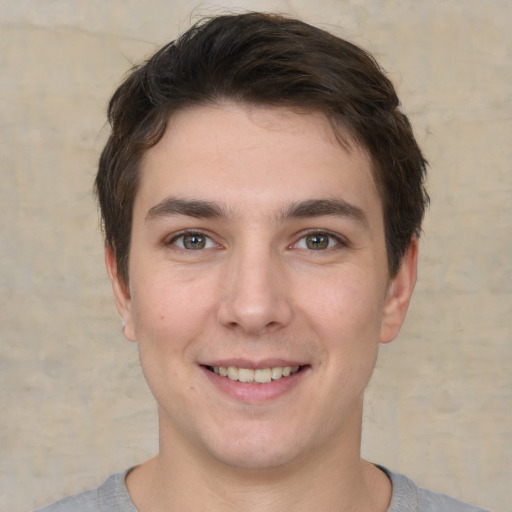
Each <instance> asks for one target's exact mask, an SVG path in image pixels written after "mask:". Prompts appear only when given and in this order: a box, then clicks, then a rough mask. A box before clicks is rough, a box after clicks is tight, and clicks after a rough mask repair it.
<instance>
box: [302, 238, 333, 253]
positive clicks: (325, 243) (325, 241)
mask: <svg viewBox="0 0 512 512" xmlns="http://www.w3.org/2000/svg"><path fill="white" fill-rule="evenodd" d="M305 239H306V246H307V248H308V249H313V250H316V251H318V250H322V249H327V248H328V247H329V241H330V240H329V236H328V235H323V234H314V235H307V236H306V237H305Z"/></svg>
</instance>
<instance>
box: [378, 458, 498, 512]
mask: <svg viewBox="0 0 512 512" xmlns="http://www.w3.org/2000/svg"><path fill="white" fill-rule="evenodd" d="M379 467H380V469H382V470H383V471H384V472H385V473H386V474H387V475H388V477H389V478H390V479H391V482H392V483H393V494H392V497H391V504H390V506H389V509H388V512H489V511H486V510H484V509H482V508H479V507H475V506H474V505H469V504H467V503H463V502H462V501H459V500H456V499H455V498H451V497H450V496H446V495H445V494H438V493H436V492H432V491H429V490H427V489H423V488H421V487H418V486H417V485H416V484H415V483H414V482H413V481H412V480H410V479H409V478H407V477H406V476H404V475H400V474H398V473H393V472H392V471H389V470H388V469H386V468H383V467H381V466H379Z"/></svg>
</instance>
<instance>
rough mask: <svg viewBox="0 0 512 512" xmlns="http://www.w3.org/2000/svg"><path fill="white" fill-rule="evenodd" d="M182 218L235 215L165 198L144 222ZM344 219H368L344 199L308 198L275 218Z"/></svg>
mask: <svg viewBox="0 0 512 512" xmlns="http://www.w3.org/2000/svg"><path fill="white" fill-rule="evenodd" d="M174 215H184V216H188V217H195V218H197V219H215V218H232V217H234V214H233V213H232V212H231V211H230V210H229V209H228V208H227V207H226V206H225V205H223V204H222V203H218V202H215V201H205V200H201V199H181V198H177V197H167V198H165V199H164V200H162V201H160V202H159V203H158V204H156V205H155V206H153V207H151V208H150V209H149V210H148V213H147V214H146V219H145V220H146V222H148V221H149V220H152V219H154V218H159V217H167V216H174ZM329 216H333V217H346V218H349V219H353V220H355V221H357V222H359V223H361V224H363V225H364V226H366V227H368V217H367V216H366V213H365V212H364V210H363V209H362V208H360V207H358V206H355V205H353V204H351V203H349V202H347V201H345V200H344V199H340V198H336V199H307V200H305V201H297V202H294V203H291V204H290V205H288V206H286V207H285V208H284V209H282V210H281V211H280V212H279V213H278V215H277V216H276V219H277V220H278V221H284V220H288V219H294V218H308V217H329Z"/></svg>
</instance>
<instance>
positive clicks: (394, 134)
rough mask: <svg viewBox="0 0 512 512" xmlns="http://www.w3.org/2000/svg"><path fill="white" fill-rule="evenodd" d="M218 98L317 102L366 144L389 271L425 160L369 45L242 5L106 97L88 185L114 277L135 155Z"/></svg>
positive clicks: (135, 175)
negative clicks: (191, 109)
mask: <svg viewBox="0 0 512 512" xmlns="http://www.w3.org/2000/svg"><path fill="white" fill-rule="evenodd" d="M225 100H233V101H239V102H246V103H252V104H261V105H273V106H285V107H291V108H300V109H306V110H309V111H310V110H314V111H320V112H322V113H324V114H325V115H326V116H327V118H328V119H329V121H330V122H331V125H332V126H333V128H334V130H335V133H336V134H337V136H338V139H339V140H340V143H341V144H344V143H345V142H346V141H344V140H343V135H342V130H340V127H341V128H342V129H344V130H345V133H348V134H349V136H350V137H351V138H352V139H353V140H354V141H355V142H356V143H358V144H360V145H361V146H362V147H364V148H365V149H366V150H367V151H368V153H369V154H370V157H371V159H372V164H373V174H374V179H375V181H376V183H377V187H378V189H379V193H380V196H381V199H382V205H383V216H384V223H385V237H386V249H387V254H388V266H389V272H390V275H391V276H394V275H395V274H396V272H397V271H398V268H399V267H400V263H401V260H402V257H403V255H404V253H405V251H406V249H407V247H408V246H409V244H410V242H411V239H412V237H413V236H415V235H416V236H418V235H419V233H420V230H421V222H422V219H423V216H424V211H425V207H426V205H427V204H428V195H427V193H426V191H425V188H424V180H425V175H426V161H425V159H424V158H423V155H422V153H421V150H420V148H419V147H418V144H417V143H416V140H415V138H414V135H413V133H412V129H411V126H410V124H409V121H408V119H407V117H406V116H405V115H404V114H403V113H402V112H401V111H400V109H399V100H398V97H397V95H396V93H395V89H394V87H393V84H392V83H391V82H390V80H389V79H388V78H387V77H386V76H385V75H384V73H383V72H382V70H381V68H380V67H379V65H378V64H377V62H376V61H375V60H374V58H373V57H372V56H371V55H370V54H369V53H367V52H366V51H365V50H363V49H361V48H359V47H358V46H355V45H354V44H352V43H350V42H348V41H345V40H344V39H341V38H339V37H336V36H334V35H332V34H330V33H328V32H326V31H324V30H321V29H319V28H316V27H313V26H311V25H308V24H306V23H304V22H302V21H299V20H295V19H290V18H287V17H283V16H278V15H272V14H262V13H247V14H239V15H223V16H217V17H213V18H209V19H206V20H202V21H201V22H199V23H197V24H195V25H194V26H193V27H192V28H190V29H189V30H188V31H187V32H185V33H184V34H183V35H182V36H181V37H180V38H179V39H177V40H175V41H172V42H170V43H169V44H167V45H166V46H164V47H163V48H161V49H160V50H159V51H158V52H156V53H155V55H153V56H152V57H151V58H150V59H149V60H147V61H146V62H145V63H143V64H142V65H140V66H137V67H135V68H134V69H133V70H132V71H131V72H130V74H129V75H128V77H127V78H126V79H125V81H124V82H123V83H122V84H121V86H120V87H119V88H118V89H117V91H116V92H115V94H114V95H113V97H112V99H111V100H110V103H109V107H108V119H109V122H110V124H111V127H112V132H111V135H110V137H109V139H108V141H107V143H106V145H105V148H104V150H103V152H102V154H101V158H100V162H99V169H98V174H97V177H96V183H95V186H96V192H97V196H98V199H99V204H100V209H101V215H102V220H103V228H104V234H105V243H106V244H107V245H108V246H111V247H112V248H113V250H114V251H115V255H116V261H117V265H118V272H119V275H120V277H121V279H122V280H124V282H125V283H127V282H128V258H129V250H130V234H131V226H132V213H133V203H134V200H135V195H136V193H137V188H138V182H139V179H140V176H139V168H140V162H141V158H142V156H143V155H144V153H145V151H147V150H148V149H149V148H151V147H152V146H154V145H155V144H156V143H157V142H158V141H159V140H160V138H161V137H162V135H163V134H164V132H165V129H166V126H167V123H168V120H169V117H170V116H171V115H172V114H173V112H176V110H178V109H181V108H183V107H186V106H191V105H204V104H209V103H216V102H220V101H225Z"/></svg>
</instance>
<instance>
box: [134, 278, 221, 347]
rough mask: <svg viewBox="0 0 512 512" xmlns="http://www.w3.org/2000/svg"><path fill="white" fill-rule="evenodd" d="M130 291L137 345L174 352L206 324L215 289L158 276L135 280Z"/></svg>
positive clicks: (202, 282) (206, 284)
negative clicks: (136, 283) (134, 285)
mask: <svg viewBox="0 0 512 512" xmlns="http://www.w3.org/2000/svg"><path fill="white" fill-rule="evenodd" d="M138 282H139V283H143V286H139V289H137V290H133V292H132V305H133V315H134V324H135V330H136V334H137V340H138V342H139V345H141V346H146V345H147V344H148V343H150V344H151V345H152V346H153V349H157V348H158V349H160V350H168V351H172V350H177V349H179V348H180V347H181V348H182V347H183V346H184V345H186V344H188V343H189V342H190V341H191V340H193V339H194V337H195V336H196V335H197V334H198V333H199V332H200V331H202V330H204V328H205V326H206V325H207V321H208V320H207V319H208V317H209V315H210V312H211V310H212V306H213V304H214V293H213V290H214V286H213V283H211V282H205V280H204V279H198V278H197V277H196V278H195V279H194V278H189V277H187V276H180V275H179V274H174V275H165V273H164V274H162V273H161V274H159V275H157V276H156V277H154V278H153V277H152V276H146V278H145V279H144V278H142V279H139V280H138Z"/></svg>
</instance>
